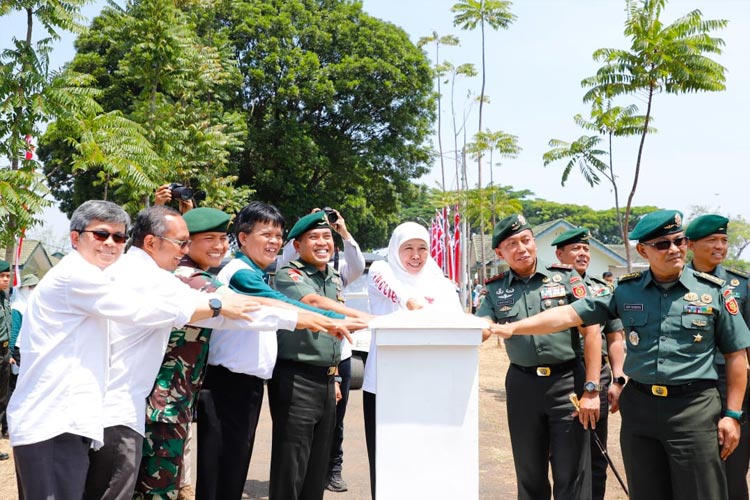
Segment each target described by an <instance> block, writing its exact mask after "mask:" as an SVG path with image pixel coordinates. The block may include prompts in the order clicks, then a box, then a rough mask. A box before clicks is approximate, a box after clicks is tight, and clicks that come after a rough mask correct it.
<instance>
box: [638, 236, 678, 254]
mask: <svg viewBox="0 0 750 500" xmlns="http://www.w3.org/2000/svg"><path fill="white" fill-rule="evenodd" d="M686 243H687V238H686V237H684V236H681V237H679V238H675V239H673V240H661V241H657V242H656V243H643V244H644V245H648V246H650V247H653V248H656V249H657V250H661V251H662V252H663V251H664V250H669V248H670V247H671V246H672V245H673V244H674V246H676V247H677V248H679V247H681V246H683V245H685V244H686Z"/></svg>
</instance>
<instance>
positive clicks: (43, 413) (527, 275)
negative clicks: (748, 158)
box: [0, 185, 750, 500]
mask: <svg viewBox="0 0 750 500" xmlns="http://www.w3.org/2000/svg"><path fill="white" fill-rule="evenodd" d="M170 189H171V188H170V186H169V185H165V186H162V187H161V188H160V189H159V190H158V191H157V193H156V200H155V205H154V206H152V207H149V208H146V209H144V210H143V211H141V212H140V213H139V214H138V216H137V218H136V220H135V221H134V223H132V227H131V220H130V217H129V216H128V215H127V213H126V212H125V211H124V210H122V208H120V207H119V206H117V205H115V204H113V203H110V202H106V201H96V200H93V201H88V202H85V203H84V204H82V205H81V206H80V207H78V209H76V211H75V212H74V213H73V215H72V217H71V222H70V240H71V245H72V247H73V251H72V252H71V253H70V254H69V255H67V256H66V257H65V258H63V259H62V260H61V261H60V262H59V263H58V264H57V265H56V266H55V267H54V268H52V269H51V270H50V271H49V272H48V273H47V274H46V275H45V276H44V277H43V279H42V280H41V281H39V280H37V279H36V277H35V276H27V277H25V278H24V283H22V287H21V291H22V293H19V296H20V297H21V298H22V300H19V304H21V303H22V307H20V306H19V308H18V309H19V313H18V315H16V314H15V311H14V312H11V308H10V305H9V300H8V298H9V297H8V296H9V281H10V272H9V271H10V269H9V265H8V264H7V263H5V262H0V306H1V307H0V314H1V316H0V354H2V357H1V359H2V364H1V365H0V414H2V417H3V421H5V413H6V412H5V403H6V402H7V397H6V395H5V392H4V391H5V390H7V387H8V386H9V378H10V374H11V366H15V367H16V368H17V367H18V366H20V372H19V373H18V379H17V381H15V388H14V391H13V395H12V397H11V399H10V402H9V403H8V405H7V427H6V425H5V424H4V425H3V430H4V431H5V430H6V429H7V430H8V431H9V433H10V440H11V445H12V447H13V454H14V458H15V464H16V477H17V482H18V490H19V497H20V498H22V499H27V500H36V499H57V500H60V499H65V500H67V499H71V500H72V499H75V500H80V499H117V500H128V499H131V498H137V499H177V498H193V497H195V498H198V499H207V500H208V499H216V500H233V499H236V500H239V499H240V498H241V497H242V494H243V489H244V486H245V481H246V478H247V474H248V468H249V464H250V460H251V457H252V451H253V444H254V441H255V431H256V427H257V424H258V420H259V416H260V411H261V406H262V401H263V398H264V395H265V391H266V388H267V390H268V401H269V407H270V411H271V417H272V421H273V430H272V454H271V471H270V479H269V497H270V498H271V499H272V500H297V499H304V500H307V499H310V500H313V499H317V500H320V499H322V498H323V494H324V490H325V489H326V488H327V489H329V490H331V491H346V489H347V485H346V482H345V481H344V479H343V477H342V463H343V449H342V441H343V432H344V415H345V413H346V403H347V400H348V389H349V378H350V368H349V363H348V359H349V357H350V356H351V345H350V342H351V337H350V332H352V331H355V330H358V329H361V328H364V327H366V326H367V324H368V322H369V321H370V320H371V319H372V318H373V316H372V315H371V314H369V313H364V312H361V311H358V310H356V309H352V308H350V307H347V305H346V303H345V300H344V296H343V288H344V286H345V285H346V284H347V283H349V282H351V281H353V280H355V279H356V278H358V277H359V276H361V275H362V273H363V272H364V268H365V262H364V258H363V256H362V253H361V251H360V249H359V246H358V245H357V243H356V241H355V240H354V238H353V237H352V235H351V234H350V233H349V232H348V230H347V228H346V222H345V219H344V217H343V216H342V215H341V214H340V213H339V212H338V211H335V210H331V209H328V208H326V209H323V210H318V209H315V210H314V211H313V212H311V213H310V214H308V215H306V216H304V217H302V218H301V219H300V220H299V221H297V222H296V223H295V224H294V225H293V227H292V228H291V230H290V231H289V232H288V234H287V235H286V237H284V228H285V225H286V222H285V219H284V217H283V215H282V214H281V213H280V212H279V211H278V209H276V207H273V206H272V205H268V204H265V203H261V202H251V203H249V204H248V205H247V206H245V207H244V208H243V209H242V210H241V211H240V212H239V213H238V214H236V216H235V217H234V218H232V217H231V216H230V215H229V214H227V213H225V212H223V211H221V210H217V209H212V208H205V207H201V208H192V207H191V206H189V204H187V206H186V202H185V200H183V201H181V203H180V210H175V209H173V208H170V207H169V206H168V203H169V202H170V200H171V193H170ZM230 223H231V225H230ZM727 225H728V220H727V219H726V218H724V217H721V216H718V215H704V216H700V217H698V218H696V219H695V220H694V221H692V222H691V224H690V225H689V226H688V227H687V228H686V229H685V228H683V224H682V215H681V214H680V213H679V212H677V211H669V210H660V211H656V212H653V213H651V214H648V215H646V216H644V217H643V218H642V219H641V220H640V221H639V222H638V224H637V225H636V227H635V228H634V229H633V231H632V232H631V233H630V239H632V240H637V241H638V244H637V246H636V249H637V251H638V253H639V254H640V255H641V256H642V257H643V258H644V259H645V260H646V261H647V262H648V266H649V267H648V269H647V270H645V271H640V272H636V273H631V274H627V275H624V276H621V277H620V278H619V280H618V282H617V284H616V285H615V284H614V283H613V282H612V281H611V280H610V279H609V278H611V275H610V276H606V275H605V276H602V278H601V279H599V278H598V277H596V276H592V275H591V274H590V273H589V272H588V268H589V264H590V258H591V255H590V246H589V240H590V233H589V231H588V230H587V229H585V228H576V229H573V230H571V231H567V232H565V233H563V234H561V235H560V236H559V237H558V238H557V239H555V241H553V243H552V244H553V246H555V247H556V257H557V259H558V262H555V263H552V262H541V261H538V260H537V256H536V242H535V239H534V235H533V232H532V230H531V227H530V226H529V225H528V224H527V222H526V220H525V219H524V218H523V216H522V215H518V214H515V215H511V216H509V217H506V218H505V219H503V220H501V221H500V222H499V223H498V224H497V225H496V226H495V228H494V231H493V238H492V246H493V248H494V249H495V252H496V253H497V256H498V257H499V258H500V259H502V260H503V261H505V262H506V263H507V265H508V268H509V269H508V270H507V271H505V272H503V273H501V274H499V275H497V276H495V277H493V278H491V279H489V280H488V281H487V282H486V284H485V286H484V287H475V290H474V295H475V300H474V303H473V309H475V312H474V314H476V315H477V316H479V317H481V318H484V319H486V321H487V328H486V330H485V332H484V338H485V339H486V338H489V337H490V336H491V335H493V334H494V335H499V336H501V337H502V338H504V339H505V347H506V350H507V354H508V357H509V359H510V367H509V369H508V372H507V374H506V377H505V387H506V393H507V405H506V406H507V412H508V425H509V428H510V436H511V447H512V451H513V457H514V464H515V474H516V478H517V485H518V498H520V499H549V498H552V497H553V496H554V498H556V499H570V500H588V499H602V498H604V495H605V486H606V478H607V467H608V462H607V456H606V448H607V446H608V442H609V443H611V442H612V440H608V435H607V415H608V413H610V412H617V411H620V412H621V415H622V430H621V435H620V447H621V450H622V454H623V461H624V465H625V470H624V476H625V477H626V481H627V485H625V483H624V482H623V483H622V487H623V488H626V489H627V490H629V493H630V497H631V498H635V499H654V500H657V499H658V500H661V499H680V500H682V499H696V500H698V499H700V500H704V499H717V500H721V499H729V500H747V499H748V491H747V482H746V481H747V480H746V476H747V471H748V462H749V461H750V437H749V436H748V426H747V419H746V414H747V405H748V402H747V379H748V371H747V359H748V358H747V355H750V331H748V327H747V322H748V321H749V320H750V303H749V301H748V300H747V295H748V276H747V274H745V273H743V272H740V271H736V270H732V269H728V268H725V267H723V266H722V264H721V263H722V261H723V260H724V258H725V257H726V253H727V247H728V240H727ZM230 237H231V238H233V239H234V241H235V243H236V247H237V251H236V254H235V255H234V257H233V258H232V259H231V260H230V261H229V262H228V263H226V264H225V265H223V267H221V266H222V264H223V259H224V257H225V255H226V253H227V252H228V250H229V247H230ZM335 238H340V239H341V242H342V245H343V250H344V255H345V259H344V263H342V265H341V266H338V265H337V263H336V264H335V265H334V264H332V263H331V262H332V261H335V259H334V256H335V255H336V254H337V251H336V250H337V244H336V239H335ZM285 240H286V245H284V241H285ZM429 243H430V242H429V236H428V233H427V231H426V229H425V228H424V227H422V226H420V225H419V224H416V223H413V222H406V223H404V224H401V225H400V226H398V227H397V228H396V229H395V231H394V233H393V235H392V237H391V239H390V243H389V249H388V258H387V260H386V261H384V262H378V263H375V264H373V266H372V268H371V269H370V273H369V276H368V296H369V299H370V305H371V312H372V314H375V315H379V314H388V313H391V312H394V311H398V310H414V309H421V308H430V307H435V308H440V309H441V310H443V311H445V310H453V311H455V314H465V313H464V312H463V308H462V305H461V303H460V301H459V299H458V295H457V294H456V287H455V285H454V284H453V283H451V282H450V281H449V280H448V279H447V278H445V277H444V276H443V274H442V272H441V271H440V269H439V267H438V266H437V265H436V264H435V262H434V261H433V260H432V258H431V257H430V255H429ZM688 246H689V247H690V249H691V250H692V252H693V260H692V261H691V262H689V263H688V262H687V260H686V259H687V249H688ZM280 253H282V256H281V259H280V260H279V259H278V256H279V254H280ZM274 262H277V268H276V272H275V278H274V283H273V286H271V285H269V279H268V269H269V266H270V265H271V264H272V263H274ZM218 269H220V271H218V274H214V272H215V271H217V270H218ZM24 284H25V286H24ZM34 288H35V290H34V291H33V292H31V290H32V289H34ZM11 326H13V328H11ZM13 352H15V354H16V355H15V356H11V354H12V353H13ZM376 356H377V352H376V347H375V344H374V339H373V341H372V344H371V347H370V353H369V358H368V362H367V364H366V371H365V381H364V385H363V389H364V395H363V404H364V419H365V434H366V445H367V451H368V458H369V461H370V485H371V491H372V496H373V498H375V488H376V471H375V452H376V450H375V434H376V429H375V412H376V394H377V385H376V381H377V377H376V370H375V359H376ZM12 371H13V373H15V372H17V371H18V370H15V369H14V370H12ZM571 394H574V395H575V398H574V399H575V405H576V406H575V407H574V406H573V404H572V403H571ZM196 418H197V422H198V425H197V435H196V436H193V435H192V433H191V423H192V422H193V421H194V420H195V419H196ZM193 440H196V441H197V448H198V452H197V471H196V473H195V474H194V475H195V476H196V478H197V481H196V484H195V485H194V487H193V485H192V484H190V477H191V475H193V473H192V471H191V470H190V467H191V462H192V460H191V458H190V456H191V454H192V453H193V452H192V450H193V446H192V442H193ZM610 446H611V444H610ZM7 458H8V455H7V453H3V450H0V460H3V459H7ZM550 468H551V478H552V481H551V483H550V480H549V470H550ZM618 478H619V476H618Z"/></svg>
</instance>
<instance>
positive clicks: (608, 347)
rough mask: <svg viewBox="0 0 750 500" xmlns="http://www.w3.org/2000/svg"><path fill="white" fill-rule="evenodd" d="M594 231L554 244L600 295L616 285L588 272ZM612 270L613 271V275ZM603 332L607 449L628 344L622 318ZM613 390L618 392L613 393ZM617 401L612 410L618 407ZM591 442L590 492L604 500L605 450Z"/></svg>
mask: <svg viewBox="0 0 750 500" xmlns="http://www.w3.org/2000/svg"><path fill="white" fill-rule="evenodd" d="M590 240H591V233H590V232H589V230H588V229H586V228H583V227H579V228H574V229H571V230H569V231H565V232H564V233H562V234H561V235H560V236H558V237H557V238H555V240H554V241H553V242H552V246H555V247H557V249H556V250H555V256H557V260H558V261H560V263H562V264H567V265H569V266H572V267H573V269H575V270H576V272H577V273H578V275H579V276H580V277H581V279H582V280H583V282H584V283H585V284H586V286H587V287H588V289H589V295H591V296H592V297H598V296H600V295H608V294H610V293H612V291H613V290H614V288H613V287H612V285H611V284H610V283H609V282H608V281H605V280H603V279H599V278H597V277H596V276H592V275H591V273H588V272H587V271H588V268H589V264H590V263H591V249H590V246H589V241H590ZM611 274H612V273H610V275H611ZM601 332H602V370H601V373H600V378H599V384H600V385H601V387H600V390H599V404H600V407H599V422H597V424H596V429H594V432H595V433H596V435H597V436H598V437H599V441H600V443H601V444H602V445H604V449H605V450H606V449H607V434H608V432H607V425H608V422H609V411H610V407H609V399H612V400H613V401H617V399H618V396H619V394H620V391H621V390H622V388H623V387H624V385H625V377H624V376H623V371H622V364H623V362H624V361H625V345H624V343H623V341H624V336H623V329H622V321H620V320H619V319H615V320H612V321H607V322H606V323H604V324H603V325H601ZM610 392H616V394H612V395H610ZM617 410H618V408H617V406H616V405H614V406H612V411H613V412H615V411H617ZM590 444H591V493H592V498H593V500H604V493H605V491H606V486H607V459H606V458H605V457H604V455H603V454H602V452H601V450H600V449H599V446H598V444H597V442H596V440H595V439H590Z"/></svg>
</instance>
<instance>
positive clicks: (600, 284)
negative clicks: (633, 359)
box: [581, 274, 622, 355]
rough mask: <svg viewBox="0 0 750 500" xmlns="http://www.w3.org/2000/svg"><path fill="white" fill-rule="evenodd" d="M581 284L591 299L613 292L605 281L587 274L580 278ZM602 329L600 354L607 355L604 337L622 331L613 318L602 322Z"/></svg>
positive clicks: (618, 321) (617, 320)
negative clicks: (587, 290) (584, 286)
mask: <svg viewBox="0 0 750 500" xmlns="http://www.w3.org/2000/svg"><path fill="white" fill-rule="evenodd" d="M582 278H583V282H584V283H586V286H587V287H588V289H589V296H591V297H599V296H605V295H609V294H611V293H612V292H613V291H614V288H613V287H612V285H611V284H610V283H607V282H606V281H604V280H602V279H599V278H597V277H595V276H591V275H590V274H587V275H585V276H582ZM601 327H602V340H603V341H602V354H603V355H607V342H606V335H607V334H608V333H615V332H619V331H620V330H622V321H620V318H615V319H611V320H607V321H606V322H604V324H602V325H601ZM581 342H583V338H582V339H581Z"/></svg>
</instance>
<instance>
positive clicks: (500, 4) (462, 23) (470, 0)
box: [451, 0, 516, 30]
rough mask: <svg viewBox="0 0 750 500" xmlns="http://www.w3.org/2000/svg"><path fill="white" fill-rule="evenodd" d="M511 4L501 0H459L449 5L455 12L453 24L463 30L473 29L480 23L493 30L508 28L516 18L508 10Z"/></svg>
mask: <svg viewBox="0 0 750 500" xmlns="http://www.w3.org/2000/svg"><path fill="white" fill-rule="evenodd" d="M511 5H513V2H507V1H503V0H460V1H458V2H456V4H455V5H453V7H451V11H452V12H454V13H455V14H456V15H455V16H454V18H453V25H454V26H459V27H460V28H461V29H463V30H475V29H477V26H479V25H482V24H487V25H488V26H489V27H490V28H492V29H493V30H498V29H501V28H502V29H508V27H509V26H510V25H511V24H512V23H513V21H515V20H516V16H515V15H514V14H512V13H511V12H510V7H511Z"/></svg>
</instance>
